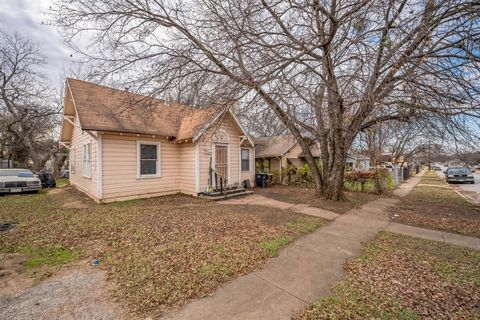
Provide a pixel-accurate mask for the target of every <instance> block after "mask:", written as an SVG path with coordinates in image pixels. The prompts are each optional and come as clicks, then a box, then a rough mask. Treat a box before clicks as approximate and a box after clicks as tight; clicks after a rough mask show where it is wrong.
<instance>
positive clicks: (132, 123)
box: [60, 78, 255, 202]
mask: <svg viewBox="0 0 480 320" xmlns="http://www.w3.org/2000/svg"><path fill="white" fill-rule="evenodd" d="M60 144H61V145H63V146H65V147H67V148H68V149H69V160H70V161H69V163H70V182H71V184H72V185H74V186H75V187H77V188H78V189H80V190H81V191H83V192H85V193H86V194H88V195H89V196H90V197H92V198H93V199H95V200H96V201H98V202H112V201H119V200H128V199H135V198H146V197H153V196H160V195H166V194H172V193H179V192H180V193H185V194H189V195H194V196H197V195H199V194H201V193H202V192H204V191H206V190H207V191H209V190H210V189H211V188H210V187H209V186H211V187H213V189H215V188H216V187H219V180H217V179H214V178H213V174H212V173H217V177H221V178H223V180H224V181H225V180H226V183H227V184H228V185H230V186H241V185H242V183H243V182H244V181H245V180H250V181H252V182H253V180H254V177H255V168H254V159H255V151H254V144H253V141H252V140H251V139H250V138H249V136H248V135H247V134H246V132H245V131H244V130H243V128H242V126H241V124H240V122H239V121H238V119H237V118H236V116H235V115H234V114H233V113H232V112H231V111H230V110H229V109H228V108H225V107H224V108H220V107H210V108H205V109H199V108H193V107H190V106H186V105H183V104H180V103H167V102H165V101H161V100H158V99H154V98H150V97H146V96H141V95H138V94H134V93H130V92H128V91H122V90H118V89H113V88H109V87H105V86H101V85H97V84H93V83H89V82H85V81H80V80H75V79H70V78H69V79H67V80H66V86H65V101H64V114H63V119H62V127H61V133H60Z"/></svg>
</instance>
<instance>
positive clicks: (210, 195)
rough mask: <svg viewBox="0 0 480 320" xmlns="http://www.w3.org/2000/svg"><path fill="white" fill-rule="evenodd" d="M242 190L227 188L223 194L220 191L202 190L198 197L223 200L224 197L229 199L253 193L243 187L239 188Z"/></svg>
mask: <svg viewBox="0 0 480 320" xmlns="http://www.w3.org/2000/svg"><path fill="white" fill-rule="evenodd" d="M241 189H242V190H240V191H237V190H228V191H227V195H226V196H225V195H224V194H221V193H220V192H211V193H205V192H202V193H200V194H199V197H202V198H205V199H209V200H214V201H218V200H225V199H230V198H234V197H242V196H248V195H250V194H253V191H248V190H246V189H244V188H241Z"/></svg>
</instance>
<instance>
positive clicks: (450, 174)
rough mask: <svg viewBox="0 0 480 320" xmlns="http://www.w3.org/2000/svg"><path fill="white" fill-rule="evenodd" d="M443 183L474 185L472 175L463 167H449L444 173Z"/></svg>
mask: <svg viewBox="0 0 480 320" xmlns="http://www.w3.org/2000/svg"><path fill="white" fill-rule="evenodd" d="M445 181H447V182H448V183H452V182H461V183H463V182H466V183H472V184H473V183H475V179H474V177H473V174H472V173H471V172H470V170H469V169H467V168H465V167H451V168H448V169H447V171H446V172H445Z"/></svg>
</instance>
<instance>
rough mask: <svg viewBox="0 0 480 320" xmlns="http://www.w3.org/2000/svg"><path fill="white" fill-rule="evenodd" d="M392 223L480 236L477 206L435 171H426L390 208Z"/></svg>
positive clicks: (479, 215) (479, 213)
mask: <svg viewBox="0 0 480 320" xmlns="http://www.w3.org/2000/svg"><path fill="white" fill-rule="evenodd" d="M391 216H392V218H393V220H394V221H396V222H400V223H405V224H410V225H414V226H421V227H426V228H431V229H439V230H445V231H450V232H455V233H460V234H464V235H468V236H473V237H480V207H478V206H475V205H473V204H471V203H470V202H469V201H467V200H465V199H464V198H463V197H461V196H460V195H459V194H457V193H456V192H455V191H454V190H453V189H452V188H451V187H450V186H449V185H448V184H447V183H445V182H443V181H442V180H441V179H440V178H439V177H438V176H437V174H436V173H435V172H432V171H431V172H426V173H425V174H424V176H423V177H422V178H421V180H420V183H419V185H417V186H416V187H415V188H414V189H413V190H412V191H411V192H410V193H409V194H408V195H407V196H406V197H404V198H402V200H401V202H400V203H399V204H398V205H397V206H396V207H393V208H392V209H391Z"/></svg>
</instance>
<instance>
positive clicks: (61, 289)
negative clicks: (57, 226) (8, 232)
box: [0, 268, 122, 320]
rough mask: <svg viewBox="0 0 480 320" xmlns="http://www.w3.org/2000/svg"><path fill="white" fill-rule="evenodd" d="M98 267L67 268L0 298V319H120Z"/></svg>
mask: <svg viewBox="0 0 480 320" xmlns="http://www.w3.org/2000/svg"><path fill="white" fill-rule="evenodd" d="M119 318H122V316H121V312H120V311H119V309H118V307H116V306H115V305H114V304H113V303H112V302H110V301H109V300H108V294H107V293H106V288H105V275H104V273H103V271H100V270H87V269H86V268H85V269H75V270H68V271H65V272H63V273H60V274H58V275H57V276H55V277H53V278H51V279H48V280H46V281H43V282H41V283H40V284H38V285H36V286H34V287H32V288H30V289H27V290H25V291H23V292H20V293H18V294H16V295H14V296H10V297H7V298H2V299H1V300H0V319H16V320H27V319H28V320H31V319H64V320H68V319H76V320H78V319H103V320H108V319H119Z"/></svg>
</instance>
